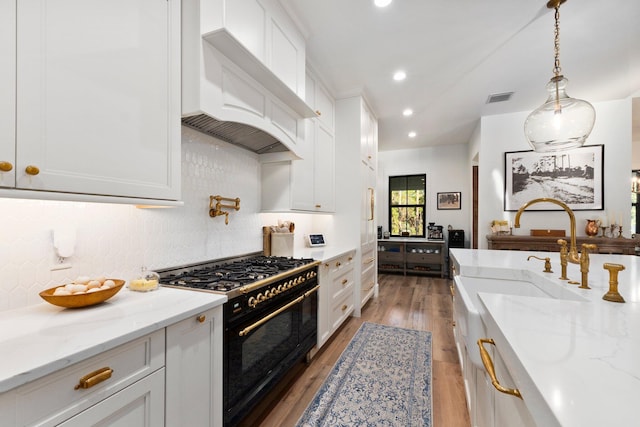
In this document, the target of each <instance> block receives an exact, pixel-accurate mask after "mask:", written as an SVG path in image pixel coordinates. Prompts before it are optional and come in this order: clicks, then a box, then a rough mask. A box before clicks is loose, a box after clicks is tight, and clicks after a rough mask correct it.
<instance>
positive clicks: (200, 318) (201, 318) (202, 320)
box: [196, 314, 207, 323]
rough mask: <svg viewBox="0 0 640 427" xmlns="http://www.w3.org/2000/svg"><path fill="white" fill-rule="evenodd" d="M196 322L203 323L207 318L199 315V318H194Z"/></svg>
mask: <svg viewBox="0 0 640 427" xmlns="http://www.w3.org/2000/svg"><path fill="white" fill-rule="evenodd" d="M196 320H197V321H198V322H200V323H204V321H205V320H207V316H205V315H204V314H201V315H200V316H198V317H196Z"/></svg>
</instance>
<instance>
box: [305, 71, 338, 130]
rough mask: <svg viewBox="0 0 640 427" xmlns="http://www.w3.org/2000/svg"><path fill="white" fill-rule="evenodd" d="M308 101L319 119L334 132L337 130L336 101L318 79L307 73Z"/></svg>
mask: <svg viewBox="0 0 640 427" xmlns="http://www.w3.org/2000/svg"><path fill="white" fill-rule="evenodd" d="M305 86H306V97H305V99H306V101H307V104H309V106H310V107H311V108H312V109H313V111H314V112H315V114H316V117H317V119H318V120H319V121H320V123H322V124H323V125H324V126H325V127H327V128H328V129H330V130H331V131H332V132H333V131H334V130H335V108H336V106H335V101H334V100H333V97H332V96H331V94H330V93H329V92H328V91H327V89H326V87H325V86H324V85H322V84H321V83H320V81H319V79H318V78H317V77H315V75H314V74H312V73H311V72H307V80H306V83H305Z"/></svg>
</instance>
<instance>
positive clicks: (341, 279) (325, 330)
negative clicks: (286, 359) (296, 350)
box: [317, 250, 355, 349]
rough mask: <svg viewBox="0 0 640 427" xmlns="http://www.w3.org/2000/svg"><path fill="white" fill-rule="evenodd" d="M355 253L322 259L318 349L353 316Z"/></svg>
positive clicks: (319, 278) (352, 251)
mask: <svg viewBox="0 0 640 427" xmlns="http://www.w3.org/2000/svg"><path fill="white" fill-rule="evenodd" d="M354 258H355V250H351V251H348V252H345V253H343V254H341V255H338V256H336V257H334V258H331V259H328V260H325V261H324V262H323V263H322V264H321V265H320V268H319V273H318V283H319V284H320V290H319V294H318V296H319V298H318V343H317V348H318V349H319V348H320V347H322V346H323V345H324V343H325V342H327V340H328V339H329V338H330V337H331V335H333V333H334V332H335V331H336V330H337V329H338V328H339V327H340V325H342V323H343V322H344V321H345V320H346V319H347V318H348V317H349V316H350V315H351V313H353V309H354V289H355V283H354V280H355V272H354Z"/></svg>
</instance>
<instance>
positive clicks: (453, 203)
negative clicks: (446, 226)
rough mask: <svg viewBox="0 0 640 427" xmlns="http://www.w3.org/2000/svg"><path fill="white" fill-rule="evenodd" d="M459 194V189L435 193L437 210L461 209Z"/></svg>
mask: <svg viewBox="0 0 640 427" xmlns="http://www.w3.org/2000/svg"><path fill="white" fill-rule="evenodd" d="M461 195H462V193H460V192H459V191H455V192H449V193H438V194H437V201H438V204H437V207H438V210H447V209H462V205H461V202H462V201H461Z"/></svg>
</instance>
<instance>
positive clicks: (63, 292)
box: [53, 286, 71, 295]
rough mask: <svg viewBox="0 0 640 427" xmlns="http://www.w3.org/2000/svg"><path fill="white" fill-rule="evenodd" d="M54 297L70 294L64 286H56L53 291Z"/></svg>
mask: <svg viewBox="0 0 640 427" xmlns="http://www.w3.org/2000/svg"><path fill="white" fill-rule="evenodd" d="M53 294H54V295H71V292H69V291H68V290H66V289H65V288H64V286H58V287H57V288H56V290H55V291H53Z"/></svg>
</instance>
